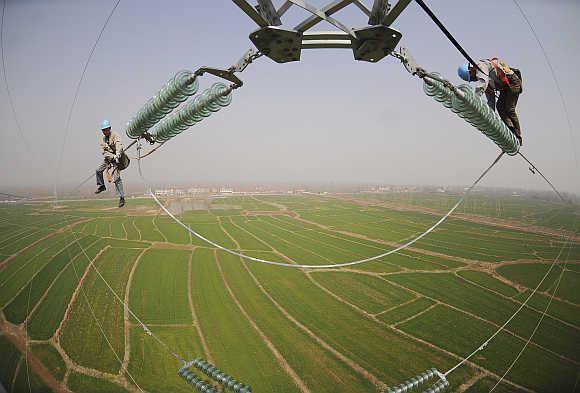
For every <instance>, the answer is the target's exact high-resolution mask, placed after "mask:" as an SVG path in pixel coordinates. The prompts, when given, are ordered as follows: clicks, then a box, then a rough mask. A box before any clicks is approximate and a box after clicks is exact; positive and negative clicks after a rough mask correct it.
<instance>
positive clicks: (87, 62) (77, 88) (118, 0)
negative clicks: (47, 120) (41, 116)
mask: <svg viewBox="0 0 580 393" xmlns="http://www.w3.org/2000/svg"><path fill="white" fill-rule="evenodd" d="M120 2H121V0H117V1H116V3H115V5H114V6H113V8H112V9H111V12H109V15H108V16H107V19H106V20H105V23H104V24H103V27H101V31H100V32H99V35H98V36H97V39H96V40H95V43H94V44H93V46H92V48H91V50H90V52H89V56H88V57H87V61H86V62H85V65H84V67H83V71H82V73H81V77H80V78H79V81H78V83H77V87H76V90H75V94H74V97H73V100H72V103H71V106H70V109H69V112H68V116H67V120H66V125H65V128H64V137H63V139H62V145H61V148H60V154H59V159H58V165H57V170H56V176H57V179H58V176H59V175H60V169H61V166H62V156H63V154H64V147H65V145H66V140H67V137H68V131H69V128H70V121H71V118H72V114H73V111H74V108H75V105H76V103H77V100H78V97H79V92H80V90H81V85H82V83H83V80H84V78H85V74H86V72H87V68H88V67H89V64H90V62H91V60H92V58H93V54H94V53H95V49H96V48H97V45H98V44H99V41H100V40H101V37H102V36H103V33H104V32H105V30H106V28H107V26H108V25H109V21H110V20H111V18H112V17H113V14H114V13H115V10H116V9H117V7H118V6H119V3H120ZM55 189H56V186H55Z"/></svg>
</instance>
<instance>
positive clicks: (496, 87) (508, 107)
mask: <svg viewBox="0 0 580 393" xmlns="http://www.w3.org/2000/svg"><path fill="white" fill-rule="evenodd" d="M477 67H478V68H476V67H474V66H473V65H471V64H462V65H460V66H459V68H458V69H457V74H458V75H459V77H460V78H461V79H463V80H464V81H467V82H476V85H475V92H476V93H477V94H479V95H482V94H483V93H485V96H486V97H487V104H488V105H489V106H490V108H491V109H493V110H495V109H496V108H497V113H498V114H499V116H500V117H501V119H502V120H503V122H504V123H505V125H506V126H507V127H508V128H509V129H510V130H511V131H512V132H513V134H514V135H515V136H516V138H518V141H519V142H520V146H521V144H522V130H521V128H520V121H519V119H518V115H517V113H516V106H517V104H518V99H519V97H520V94H522V91H523V89H522V75H521V73H520V70H518V69H517V68H511V67H509V66H508V65H507V64H506V63H504V62H503V61H502V60H500V59H498V58H497V57H494V58H491V59H483V60H480V61H479V62H478V63H477ZM496 91H498V92H499V98H498V100H497V104H496V100H495V98H496V96H495V92H496Z"/></svg>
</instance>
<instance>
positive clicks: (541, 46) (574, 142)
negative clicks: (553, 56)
mask: <svg viewBox="0 0 580 393" xmlns="http://www.w3.org/2000/svg"><path fill="white" fill-rule="evenodd" d="M513 2H514V4H515V5H516V7H517V8H518V10H519V11H520V14H522V17H523V18H524V20H525V21H526V23H527V24H528V26H529V28H530V30H531V31H532V34H533V35H534V38H535V39H536V42H537V43H538V46H539V47H540V50H541V51H542V54H543V55H544V60H546V64H548V68H549V69H550V74H551V75H552V79H553V80H554V84H555V85H556V89H557V90H558V94H559V95H560V101H561V102H562V108H563V109H564V115H565V116H566V121H567V123H568V132H569V133H570V139H571V140H572V151H573V152H574V161H575V162H576V168H578V166H579V161H578V153H577V152H576V141H575V140H574V132H573V130H572V121H571V120H570V113H569V112H568V106H567V105H566V100H565V99H564V93H563V92H562V88H561V87H560V83H559V82H558V78H556V71H555V70H554V67H553V66H552V62H551V61H550V58H549V56H548V53H547V52H546V49H545V48H544V45H542V41H541V40H540V37H539V36H538V34H537V33H536V29H535V28H534V25H532V22H531V21H530V20H529V19H528V16H527V15H526V13H525V12H524V10H523V9H522V7H520V4H519V3H518V2H517V0H513Z"/></svg>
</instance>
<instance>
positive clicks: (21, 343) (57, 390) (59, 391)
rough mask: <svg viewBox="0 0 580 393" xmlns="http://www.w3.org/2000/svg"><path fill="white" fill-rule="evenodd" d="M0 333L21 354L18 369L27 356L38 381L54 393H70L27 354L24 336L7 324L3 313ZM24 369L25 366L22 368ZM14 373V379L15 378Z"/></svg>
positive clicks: (37, 361)
mask: <svg viewBox="0 0 580 393" xmlns="http://www.w3.org/2000/svg"><path fill="white" fill-rule="evenodd" d="M0 332H2V334H3V336H4V337H6V338H7V339H8V340H9V341H10V342H11V343H12V344H14V346H15V347H16V348H17V349H18V350H19V351H20V353H21V354H22V358H21V363H20V367H22V360H23V359H24V354H27V355H26V356H27V360H28V367H30V369H32V371H33V372H34V374H36V375H37V376H38V377H39V378H40V380H41V381H42V382H43V383H44V384H46V385H47V386H48V387H49V388H50V389H51V390H52V391H53V392H54V393H72V392H71V391H70V390H69V389H67V388H66V387H65V386H63V385H62V384H61V383H60V382H59V381H58V380H56V378H54V376H53V375H52V374H51V373H50V371H49V370H48V369H47V368H46V367H44V365H43V364H42V363H41V362H40V361H39V360H38V359H37V358H36V357H35V356H34V355H33V354H32V353H31V352H29V349H28V345H27V340H26V334H25V333H24V332H23V331H21V329H19V328H18V327H16V326H14V325H12V324H10V323H8V322H7V321H6V319H5V318H4V313H0ZM24 367H26V366H24ZM16 375H17V374H16V373H15V374H14V378H16Z"/></svg>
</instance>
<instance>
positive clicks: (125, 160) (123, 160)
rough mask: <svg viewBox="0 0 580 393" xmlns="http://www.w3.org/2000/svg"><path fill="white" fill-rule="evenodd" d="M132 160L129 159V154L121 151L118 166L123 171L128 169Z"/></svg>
mask: <svg viewBox="0 0 580 393" xmlns="http://www.w3.org/2000/svg"><path fill="white" fill-rule="evenodd" d="M130 162H131V160H130V159H129V156H127V154H125V152H124V151H123V152H121V155H120V156H119V160H118V164H117V168H118V169H119V170H120V171H122V170H123V169H126V168H127V167H128V166H129V163H130Z"/></svg>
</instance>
